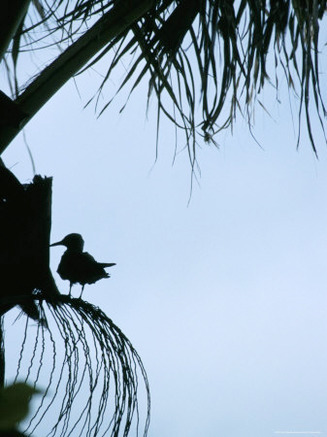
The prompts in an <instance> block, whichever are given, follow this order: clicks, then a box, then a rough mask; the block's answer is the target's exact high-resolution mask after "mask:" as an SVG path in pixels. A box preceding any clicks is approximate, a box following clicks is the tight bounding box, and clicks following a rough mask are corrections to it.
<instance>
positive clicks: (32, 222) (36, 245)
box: [0, 167, 59, 320]
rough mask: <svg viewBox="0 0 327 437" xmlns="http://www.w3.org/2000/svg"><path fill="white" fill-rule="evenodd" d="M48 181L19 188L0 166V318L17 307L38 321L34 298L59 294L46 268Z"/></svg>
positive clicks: (49, 213)
mask: <svg viewBox="0 0 327 437" xmlns="http://www.w3.org/2000/svg"><path fill="white" fill-rule="evenodd" d="M51 185H52V179H51V178H42V177H41V176H35V177H34V179H33V182H32V183H31V184H28V185H21V184H20V183H19V181H18V180H17V179H16V178H15V176H14V175H13V174H12V173H11V172H10V171H9V170H8V169H6V168H5V167H0V241H1V247H0V278H1V288H0V315H2V314H4V313H5V312H7V311H8V310H10V309H11V308H12V307H14V306H15V305H20V306H21V308H22V309H23V311H24V312H25V313H26V314H27V315H28V316H29V317H31V318H33V319H35V320H40V314H39V309H38V306H37V300H36V297H37V296H39V297H40V298H51V297H55V296H56V295H58V293H59V292H58V290H57V288H56V285H55V282H54V279H53V277H52V275H51V272H50V269H49V241H50V229H51Z"/></svg>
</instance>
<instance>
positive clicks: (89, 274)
mask: <svg viewBox="0 0 327 437" xmlns="http://www.w3.org/2000/svg"><path fill="white" fill-rule="evenodd" d="M50 246H66V247H67V250H66V251H65V252H64V254H63V256H62V257H61V260H60V263H59V266H58V269H57V272H58V274H59V276H60V277H61V278H62V279H68V281H69V282H70V287H69V295H71V290H72V286H73V284H76V283H77V282H78V283H79V284H81V285H82V291H81V295H80V298H81V297H82V294H83V291H84V286H85V284H94V283H95V282H97V281H98V280H99V279H103V278H110V275H109V273H107V272H106V271H105V267H112V266H115V265H116V263H99V262H97V261H96V260H95V259H94V258H93V256H91V255H90V254H89V253H87V252H83V248H84V240H83V238H82V236H81V235H80V234H68V235H66V237H65V238H63V239H62V240H61V241H58V242H57V243H53V244H50Z"/></svg>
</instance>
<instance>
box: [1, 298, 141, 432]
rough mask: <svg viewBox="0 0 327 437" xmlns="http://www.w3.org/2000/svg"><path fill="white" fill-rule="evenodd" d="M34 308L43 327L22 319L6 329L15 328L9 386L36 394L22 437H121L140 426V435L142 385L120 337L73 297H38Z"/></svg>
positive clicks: (134, 357) (133, 355)
mask: <svg viewBox="0 0 327 437" xmlns="http://www.w3.org/2000/svg"><path fill="white" fill-rule="evenodd" d="M39 305H40V307H41V308H42V317H43V318H44V320H46V321H47V323H46V325H45V324H37V326H36V327H33V326H31V324H30V322H29V320H28V318H27V319H26V323H25V327H24V320H23V319H21V320H19V321H17V322H16V324H15V325H14V326H12V325H11V326H8V329H7V331H9V330H11V331H12V330H15V338H16V341H15V345H11V348H10V349H11V351H10V355H11V360H10V369H8V370H7V373H10V371H14V370H13V369H15V368H16V369H17V371H16V374H12V377H13V380H14V382H16V381H24V382H26V383H28V384H29V385H30V386H32V387H40V388H41V389H42V391H43V395H42V397H41V399H40V400H39V402H38V403H36V407H35V410H34V413H33V415H32V417H31V418H30V419H29V422H28V424H27V425H26V426H27V428H26V429H25V431H24V433H26V435H31V434H34V433H38V434H39V435H41V434H42V435H48V436H55V435H56V436H66V435H85V436H90V437H91V436H115V437H117V436H118V435H121V436H125V437H126V436H127V435H129V432H134V433H135V434H136V435H138V432H139V431H140V429H139V428H141V427H142V428H143V432H142V435H144V436H146V435H147V432H148V427H149V421H150V390H149V383H148V378H147V374H146V371H145V369H144V366H143V363H142V361H141V358H140V357H139V355H138V353H137V352H136V350H135V349H134V347H133V346H132V344H131V342H130V341H129V340H128V338H127V337H126V336H125V335H124V334H123V333H122V331H121V330H120V329H119V328H118V327H117V326H116V325H115V324H114V323H113V322H112V320H111V319H109V318H108V317H107V316H106V315H105V314H104V313H103V312H102V311H101V310H100V309H99V308H97V307H94V306H93V305H91V304H89V303H87V302H85V301H82V300H81V299H70V298H69V297H68V296H62V295H61V296H58V297H57V298H56V299H55V300H54V301H51V300H49V299H48V300H42V299H39ZM6 317H7V316H6ZM5 326H6V324H5ZM7 334H10V332H7ZM19 338H21V340H20V341H19ZM19 344H20V349H19ZM13 346H16V351H15V353H14V347H13ZM14 357H15V358H14ZM15 360H16V363H15V362H14V361H15ZM15 364H16V366H15ZM7 378H8V376H7ZM143 396H144V399H143V400H142V399H141V398H142V397H143ZM45 426H46V429H45ZM40 433H41V434H40Z"/></svg>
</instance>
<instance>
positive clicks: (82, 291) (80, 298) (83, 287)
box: [79, 284, 85, 299]
mask: <svg viewBox="0 0 327 437" xmlns="http://www.w3.org/2000/svg"><path fill="white" fill-rule="evenodd" d="M84 287H85V284H84V285H82V291H81V295H80V297H79V298H80V299H82V294H83V291H84Z"/></svg>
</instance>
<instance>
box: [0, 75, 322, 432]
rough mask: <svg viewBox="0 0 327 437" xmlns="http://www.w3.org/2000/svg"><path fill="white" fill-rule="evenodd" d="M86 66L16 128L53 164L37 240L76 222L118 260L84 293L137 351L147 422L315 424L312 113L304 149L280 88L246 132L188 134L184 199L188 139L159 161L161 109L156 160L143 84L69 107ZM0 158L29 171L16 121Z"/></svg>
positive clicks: (170, 428) (221, 426) (276, 427)
mask: <svg viewBox="0 0 327 437" xmlns="http://www.w3.org/2000/svg"><path fill="white" fill-rule="evenodd" d="M95 82H96V74H95V73H93V72H88V73H86V74H84V76H82V77H80V78H78V79H77V87H76V84H74V82H72V81H71V82H69V83H68V84H67V85H65V86H64V87H63V88H62V89H61V90H60V91H59V92H58V93H57V94H56V95H55V96H54V97H53V98H52V99H51V101H50V102H49V103H48V104H47V105H46V106H45V107H44V108H43V109H42V110H41V111H40V112H39V113H38V114H37V115H36V116H35V117H34V119H33V120H32V121H31V122H30V123H29V124H28V126H27V127H26V128H25V135H26V140H27V142H28V145H29V147H30V149H31V153H32V155H33V158H34V163H35V167H36V172H37V173H38V174H41V175H47V176H53V205H52V208H53V209H52V214H53V215H52V233H51V239H52V241H58V240H60V239H62V238H63V237H64V236H65V235H66V234H68V233H71V232H79V233H81V234H82V235H83V237H84V240H85V250H87V251H88V252H90V253H91V254H92V255H93V256H94V257H95V258H96V259H97V260H99V261H103V262H116V263H117V266H116V267H114V268H112V269H111V273H112V276H111V278H110V279H108V280H103V281H99V282H98V283H96V284H95V285H93V286H88V287H86V288H85V292H84V298H85V299H86V300H88V301H89V302H91V303H93V304H95V305H97V306H100V307H101V309H102V310H103V311H105V313H106V314H107V315H108V316H109V317H110V318H111V319H112V320H113V321H114V322H115V323H116V324H117V325H118V326H119V327H120V328H121V329H122V331H123V332H124V333H125V334H126V335H127V337H128V338H129V339H130V340H131V342H132V344H133V345H134V347H135V348H136V350H137V351H138V353H139V354H140V356H141V358H142V360H143V363H144V365H145V368H146V370H147V373H148V377H149V381H150V386H151V394H152V419H151V426H150V431H149V435H150V436H155V437H182V436H183V437H184V436H186V437H198V436H205V437H218V436H223V437H268V436H274V435H283V434H284V435H287V434H289V433H295V432H296V433H301V435H306V436H310V437H312V436H314V435H317V433H321V435H326V434H327V419H326V407H327V372H326V362H327V342H326V335H327V318H326V304H327V301H326V283H327V269H326V263H327V228H326V223H327V202H326V187H327V166H326V164H327V152H326V144H325V142H324V140H323V137H322V135H321V133H320V131H319V129H318V123H317V122H316V121H315V122H314V129H315V131H316V132H317V138H318V141H317V146H318V153H319V159H316V158H315V156H314V154H313V152H312V150H311V147H310V144H309V141H308V139H307V137H306V136H305V135H304V136H303V139H302V141H301V143H300V147H299V149H298V150H297V149H296V129H295V128H294V125H293V122H292V116H291V111H290V106H289V98H288V94H287V92H286V90H285V88H284V89H283V92H282V94H281V95H280V97H281V101H282V104H281V105H279V106H278V105H277V104H276V103H275V100H274V99H275V94H274V93H273V92H271V93H269V92H267V93H266V94H265V96H264V97H263V99H266V100H265V103H267V105H269V108H271V114H272V117H269V116H268V115H264V114H263V113H262V112H260V110H259V109H258V110H257V113H256V120H255V134H256V136H257V139H258V141H259V142H260V145H261V147H259V146H258V144H257V143H256V142H255V141H254V140H253V138H252V137H251V135H250V134H249V131H248V128H247V124H246V122H244V121H243V120H241V118H239V119H238V121H237V123H236V125H235V128H234V132H233V134H231V132H229V131H226V132H223V133H222V134H221V135H220V136H218V137H217V142H218V144H219V147H218V148H216V147H214V146H212V145H211V146H210V145H202V146H201V148H199V149H198V162H199V165H200V168H201V177H199V179H198V183H194V184H193V191H192V196H191V198H190V202H189V195H190V186H191V185H190V184H191V168H190V164H189V161H188V156H187V152H186V150H183V146H184V144H183V139H182V136H181V137H180V145H179V151H178V153H177V156H176V158H175V161H174V147H175V145H174V141H175V140H174V130H173V128H172V126H171V125H170V124H169V123H168V122H167V121H165V120H163V122H162V125H161V128H160V134H159V138H160V140H159V155H158V159H157V160H156V161H155V157H156V154H155V140H156V124H155V123H156V113H155V102H154V101H153V102H152V103H151V106H150V110H149V111H148V116H146V107H145V104H146V85H145V84H144V85H142V86H141V87H140V88H139V89H138V90H137V91H136V92H135V94H134V96H133V97H132V98H131V100H130V102H129V104H128V105H127V107H126V109H125V110H124V112H123V113H122V114H119V109H120V107H121V105H122V104H123V103H124V102H123V100H120V98H119V97H118V98H117V100H116V101H115V102H114V104H113V105H112V107H111V108H109V109H108V110H107V111H106V112H105V113H104V114H103V115H102V116H101V117H100V118H97V117H96V115H95V113H94V106H92V105H90V106H88V107H87V108H86V109H83V106H84V104H85V103H86V102H87V101H88V98H89V97H90V95H92V94H93V93H94V92H95V91H96V84H95ZM114 85H115V84H114V83H113V87H114ZM293 104H294V103H293ZM4 161H5V163H6V165H7V166H8V167H9V168H10V169H11V170H12V171H13V173H14V174H15V175H16V176H17V177H18V178H19V180H20V181H21V182H22V183H28V182H30V181H31V180H32V178H33V170H32V165H31V161H30V158H29V154H28V152H27V148H26V145H25V143H24V139H23V136H22V135H19V136H18V137H17V138H16V139H15V140H14V142H13V143H12V144H11V146H10V147H9V148H8V150H7V151H6V152H5V154H4ZM173 161H174V164H173ZM62 252H63V251H62V248H60V247H56V248H53V249H52V250H51V268H52V271H53V274H54V277H55V280H56V283H57V285H58V287H59V289H60V291H61V292H63V293H67V292H68V289H69V284H68V283H67V282H65V281H62V280H61V279H60V277H59V276H58V274H57V273H56V268H57V265H58V263H59V260H60V257H61V255H62ZM74 293H76V294H75V295H76V296H78V290H75V291H74V292H73V294H74ZM8 335H10V334H8ZM35 437H39V436H38V435H36V436H35Z"/></svg>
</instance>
